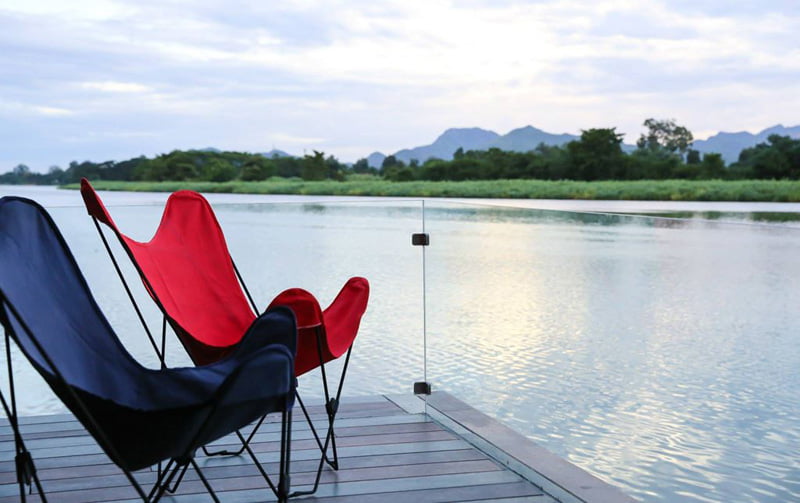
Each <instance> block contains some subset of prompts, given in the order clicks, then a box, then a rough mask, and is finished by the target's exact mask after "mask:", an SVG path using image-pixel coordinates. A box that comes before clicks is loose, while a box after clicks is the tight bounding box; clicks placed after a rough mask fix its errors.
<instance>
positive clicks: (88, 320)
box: [0, 197, 145, 408]
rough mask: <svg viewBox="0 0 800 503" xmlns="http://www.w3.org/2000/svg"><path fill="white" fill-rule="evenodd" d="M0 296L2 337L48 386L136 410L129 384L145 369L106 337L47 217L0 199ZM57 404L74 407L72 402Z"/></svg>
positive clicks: (33, 207) (32, 206) (108, 332)
mask: <svg viewBox="0 0 800 503" xmlns="http://www.w3.org/2000/svg"><path fill="white" fill-rule="evenodd" d="M0 292H2V319H3V324H4V325H5V328H6V330H8V331H9V333H10V335H11V336H12V337H13V338H14V340H15V341H16V343H17V344H18V346H19V347H20V349H21V350H22V351H23V352H24V353H25V354H26V355H27V357H28V358H29V359H30V361H31V363H33V365H34V366H35V367H36V368H37V370H38V371H39V372H40V373H41V374H42V375H43V377H45V379H46V380H48V382H49V383H51V385H53V384H54V383H55V384H56V385H59V384H66V385H68V386H70V387H74V388H77V389H78V390H81V391H83V392H85V393H88V394H90V395H94V396H96V397H99V398H102V399H104V400H108V401H111V402H114V403H118V404H121V405H125V406H129V407H138V406H141V405H142V400H141V397H140V396H138V393H137V392H136V386H135V383H136V380H137V375H138V374H141V373H142V372H143V371H144V370H145V369H143V367H141V366H140V365H139V364H138V362H136V361H135V360H134V359H133V358H132V357H131V356H130V354H129V353H128V352H127V350H126V349H125V348H124V347H123V346H122V344H121V343H120V341H119V339H118V338H117V336H116V335H115V334H114V331H113V330H112V328H111V326H110V325H109V324H108V321H107V320H106V318H105V316H103V314H102V312H101V311H100V308H99V307H98V306H97V303H96V302H95V300H94V298H93V297H92V294H91V292H90V291H89V287H88V285H87V284H86V280H85V279H84V277H83V275H82V274H81V272H80V270H79V269H78V266H77V264H76V262H75V259H74V258H73V256H72V254H71V253H70V251H69V248H68V247H67V245H66V243H65V242H64V238H63V237H62V236H61V234H60V233H59V231H58V229H57V228H56V226H55V224H54V223H53V221H52V219H51V218H50V216H49V215H48V214H47V212H46V211H45V210H44V209H43V208H42V207H41V206H39V205H38V204H37V203H35V202H33V201H31V200H28V199H23V198H18V197H3V198H2V199H0ZM23 323H24V326H23ZM39 348H42V350H43V351H44V353H45V354H42V352H40V349H39ZM61 379H63V381H60V380H61ZM62 391H63V390H62ZM57 392H58V390H57ZM59 397H60V398H61V399H62V400H64V402H65V403H66V404H67V405H68V406H69V405H74V400H73V397H72V395H70V394H68V393H66V394H64V396H59ZM71 408H72V407H71Z"/></svg>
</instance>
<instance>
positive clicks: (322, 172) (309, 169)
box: [300, 150, 328, 180]
mask: <svg viewBox="0 0 800 503" xmlns="http://www.w3.org/2000/svg"><path fill="white" fill-rule="evenodd" d="M313 152H314V154H313V155H308V154H306V155H304V156H303V161H302V171H301V173H300V176H301V177H302V178H303V180H324V179H325V178H326V175H327V173H328V165H327V164H326V163H325V152H319V151H317V150H314V151H313Z"/></svg>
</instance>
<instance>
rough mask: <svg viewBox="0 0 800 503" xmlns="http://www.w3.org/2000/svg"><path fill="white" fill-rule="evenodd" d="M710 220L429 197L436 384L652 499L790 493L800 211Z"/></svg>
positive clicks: (430, 333)
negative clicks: (771, 218)
mask: <svg viewBox="0 0 800 503" xmlns="http://www.w3.org/2000/svg"><path fill="white" fill-rule="evenodd" d="M682 216H684V217H687V216H694V215H682ZM700 216H701V217H702V218H660V217H638V216H626V215H613V214H590V213H575V212H564V211H544V210H535V209H524V208H497V207H492V206H488V205H480V204H452V203H442V202H431V201H426V205H425V224H426V229H427V230H428V231H429V233H430V237H431V245H430V247H429V248H428V249H427V250H426V253H427V255H426V273H427V274H426V288H427V292H426V293H427V295H426V297H427V304H426V305H427V308H426V315H427V316H426V317H427V355H428V360H427V364H428V365H427V369H428V376H429V380H430V381H431V383H432V385H433V388H434V390H436V389H439V390H444V391H447V392H449V393H451V394H454V395H455V396H457V397H458V398H460V399H462V400H464V401H465V402H467V403H469V404H470V405H472V406H473V407H476V408H478V409H479V410H481V411H483V412H485V413H487V414H489V415H491V416H493V417H495V418H497V419H499V420H500V421H501V422H503V423H505V424H506V425H508V426H510V427H512V428H514V429H515V430H517V431H519V432H521V433H523V434H525V435H527V436H528V437H529V438H531V439H533V440H535V441H537V442H539V443H540V444H542V445H544V446H545V447H547V448H548V449H550V450H551V451H553V452H555V453H556V454H559V455H561V456H564V457H565V458H567V459H568V460H570V461H572V462H574V463H576V464H577V465H579V466H581V467H583V468H585V469H587V470H588V471H590V472H591V473H593V474H595V475H597V476H599V477H601V478H603V479H605V480H606V481H608V482H610V483H612V484H614V485H617V486H619V487H621V488H622V489H623V490H624V491H626V492H628V493H629V494H631V495H633V496H635V497H637V498H639V499H641V500H643V501H670V502H673V501H764V500H769V501H787V500H791V499H792V498H793V497H794V496H796V490H797V488H796V485H795V486H793V485H792V482H791V480H793V477H794V475H793V473H794V474H795V475H796V473H795V472H796V470H795V469H793V468H792V467H793V466H795V464H796V463H795V452H794V451H795V449H794V448H793V447H792V446H795V445H798V442H800V431H799V430H798V424H800V410H798V408H797V405H796V403H797V397H798V396H800V395H798V393H800V376H798V373H797V372H796V369H797V368H798V367H800V344H797V333H798V329H800V321H798V319H797V316H796V312H797V311H796V308H795V306H797V305H798V302H800V261H798V260H797V259H796V256H797V250H798V249H800V229H798V228H797V227H798V221H797V220H796V218H797V216H796V215H795V217H791V216H790V215H789V214H783V215H781V218H780V220H782V222H780V223H763V221H761V220H759V221H755V220H754V217H753V216H752V215H751V216H748V215H741V214H728V215H718V214H706V215H700ZM709 218H711V219H712V220H710V219H709ZM755 218H758V219H762V218H766V215H763V214H762V215H758V216H756V217H755ZM793 218H794V219H795V220H793ZM731 220H735V222H731ZM793 470H794V471H793ZM795 478H796V477H795Z"/></svg>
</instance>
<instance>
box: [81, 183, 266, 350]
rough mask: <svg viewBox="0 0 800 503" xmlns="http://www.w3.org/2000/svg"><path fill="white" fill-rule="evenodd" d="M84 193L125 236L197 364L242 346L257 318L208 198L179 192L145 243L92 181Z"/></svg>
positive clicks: (92, 209) (94, 212)
mask: <svg viewBox="0 0 800 503" xmlns="http://www.w3.org/2000/svg"><path fill="white" fill-rule="evenodd" d="M81 194H82V196H83V199H84V202H85V204H86V208H87V210H88V211H89V214H90V215H91V216H93V217H94V218H96V219H97V220H98V221H99V222H102V223H104V224H106V225H107V226H108V227H109V228H110V229H111V230H112V231H113V232H114V233H115V234H116V236H117V237H118V238H119V240H120V243H121V244H122V246H123V247H124V248H125V250H126V252H127V253H128V255H129V257H130V259H131V260H132V261H133V263H134V264H135V266H136V267H137V269H138V271H139V274H140V276H141V279H142V281H143V282H144V284H145V286H146V287H147V289H148V291H149V293H150V295H151V296H152V297H153V299H154V300H155V301H156V303H157V304H159V306H160V307H161V309H162V311H163V312H164V313H165V315H166V316H167V317H168V319H169V320H170V323H171V325H172V326H173V328H175V330H176V332H177V334H178V336H179V337H181V340H182V342H183V344H184V346H185V347H186V349H187V351H188V352H189V355H190V356H191V357H192V359H193V360H194V362H195V363H197V364H203V363H209V362H212V361H216V360H218V359H219V358H220V357H221V356H222V355H223V354H224V351H225V350H226V348H229V347H231V346H233V345H235V344H236V343H238V342H239V340H240V339H241V337H242V335H243V334H244V333H245V332H246V331H247V328H248V327H249V326H250V324H251V323H252V322H253V320H254V319H255V318H256V314H255V312H254V311H253V309H252V307H251V305H250V304H249V302H248V300H247V297H246V296H245V295H244V292H243V291H242V287H241V285H240V283H239V280H238V278H237V276H236V272H235V270H234V267H233V262H232V261H231V257H230V253H229V251H228V246H227V244H226V242H225V236H224V234H223V233H222V228H221V227H220V225H219V222H218V221H217V219H216V216H215V215H214V211H213V210H212V209H211V206H210V205H209V204H208V201H206V199H205V198H204V197H203V196H201V195H200V194H198V193H196V192H192V191H187V190H181V191H178V192H175V193H173V194H172V195H171V196H170V197H169V199H168V200H167V204H166V207H165V208H164V214H163V215H162V217H161V223H160V224H159V226H158V229H157V230H156V233H155V235H154V236H153V238H152V239H151V240H150V241H148V242H140V241H136V240H134V239H132V238H130V237H129V236H127V235H125V234H123V233H122V232H121V231H120V230H119V228H118V227H117V226H116V224H115V223H114V220H113V219H112V218H111V215H110V214H109V212H108V210H107V209H106V207H105V206H104V205H103V202H102V200H101V199H100V197H99V196H98V194H97V193H96V192H95V190H94V188H93V187H92V186H91V184H90V183H89V182H88V181H87V180H86V179H83V180H81ZM209 285H213V288H209ZM197 342H199V343H200V344H197Z"/></svg>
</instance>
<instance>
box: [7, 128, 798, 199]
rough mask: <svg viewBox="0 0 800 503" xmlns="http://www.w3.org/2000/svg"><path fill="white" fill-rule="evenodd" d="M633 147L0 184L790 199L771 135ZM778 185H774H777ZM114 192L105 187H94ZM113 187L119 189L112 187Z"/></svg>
mask: <svg viewBox="0 0 800 503" xmlns="http://www.w3.org/2000/svg"><path fill="white" fill-rule="evenodd" d="M644 125H645V126H646V128H647V132H646V133H644V134H642V135H641V137H640V138H639V141H638V142H637V145H636V148H635V149H634V150H632V151H629V152H626V151H625V150H624V149H623V143H622V135H621V134H618V133H617V132H616V131H615V129H614V128H607V129H589V130H586V131H583V132H582V134H581V136H580V138H579V139H578V140H575V141H572V142H569V143H567V144H565V145H563V146H552V145H544V144H541V145H539V146H538V147H536V148H535V149H533V150H530V151H527V152H517V151H506V150H500V149H496V148H492V149H489V150H482V151H464V150H463V149H458V150H456V151H455V152H454V154H453V158H452V159H450V160H444V159H427V160H425V161H424V162H418V161H417V160H413V159H412V160H411V161H410V162H409V163H404V162H402V161H401V160H399V159H397V158H396V157H395V156H389V157H386V158H385V159H384V160H383V163H382V165H381V166H380V167H374V166H370V165H369V163H368V162H367V160H366V159H360V160H358V161H357V162H355V163H354V164H345V163H342V162H339V161H338V160H337V159H336V158H335V157H333V156H330V155H327V156H326V155H325V153H324V152H320V151H314V152H313V153H312V154H308V155H305V156H303V157H291V156H272V157H267V156H265V155H262V154H250V153H242V152H221V151H217V150H213V149H209V150H188V151H179V150H176V151H173V152H170V153H168V154H162V155H159V156H156V157H154V158H152V159H151V158H147V157H144V156H141V157H137V158H133V159H129V160H126V161H121V162H116V161H106V162H102V163H95V162H91V161H84V162H82V163H78V162H72V163H70V166H69V168H67V169H66V170H61V169H60V168H58V167H53V168H51V170H50V171H49V172H48V173H46V174H41V173H32V172H31V171H30V170H29V169H28V168H27V167H26V166H24V165H19V166H17V167H16V168H14V169H13V170H12V171H11V172H9V173H5V174H3V175H0V183H6V184H8V183H42V184H45V183H49V184H60V185H63V184H70V183H77V182H78V181H79V180H80V178H81V177H86V178H88V179H90V180H92V182H95V183H97V184H98V187H102V188H108V189H112V188H123V187H124V190H175V189H178V188H194V189H195V190H201V191H206V192H215V191H216V192H255V193H270V194H331V195H374V196H412V197H440V196H446V197H510V198H560V199H564V198H569V199H659V200H718V201H720V200H728V201H798V200H800V195H798V189H797V183H795V182H794V181H796V180H798V179H800V139H797V140H796V139H792V138H789V137H782V136H777V135H773V136H770V137H769V139H768V141H767V142H766V143H762V144H759V145H757V146H755V147H752V148H747V149H744V150H743V151H742V152H741V154H740V156H739V159H738V161H737V162H735V163H732V164H731V165H726V164H725V162H724V161H723V159H722V157H721V155H720V154H715V153H706V154H701V153H700V152H698V151H696V150H693V149H692V148H691V145H692V134H691V132H689V131H688V130H687V129H686V128H684V127H682V126H678V125H677V124H675V122H674V121H671V120H666V121H659V120H654V119H648V120H647V121H645V123H644ZM776 180H777V181H776ZM101 181H102V182H109V183H110V182H112V181H113V182H115V183H113V184H110V185H109V183H102V184H100V183H99V182H101ZM117 182H119V183H123V182H124V183H123V184H121V185H120V184H119V183H117Z"/></svg>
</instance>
